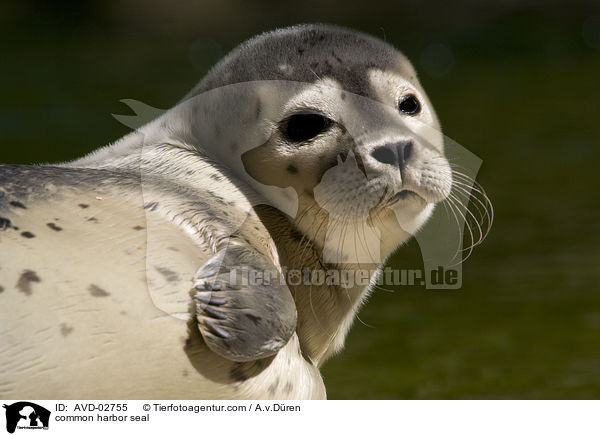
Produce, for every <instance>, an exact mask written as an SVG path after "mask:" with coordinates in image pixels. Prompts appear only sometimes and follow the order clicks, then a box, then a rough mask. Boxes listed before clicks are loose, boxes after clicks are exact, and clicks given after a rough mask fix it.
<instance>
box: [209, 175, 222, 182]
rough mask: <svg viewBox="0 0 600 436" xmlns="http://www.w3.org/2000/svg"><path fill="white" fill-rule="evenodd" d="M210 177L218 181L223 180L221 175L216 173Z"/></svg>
mask: <svg viewBox="0 0 600 436" xmlns="http://www.w3.org/2000/svg"><path fill="white" fill-rule="evenodd" d="M210 178H211V179H213V180H215V181H217V182H220V181H221V180H223V177H221V176H219V175H218V174H211V175H210Z"/></svg>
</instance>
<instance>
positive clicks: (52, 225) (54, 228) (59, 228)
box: [46, 223, 62, 232]
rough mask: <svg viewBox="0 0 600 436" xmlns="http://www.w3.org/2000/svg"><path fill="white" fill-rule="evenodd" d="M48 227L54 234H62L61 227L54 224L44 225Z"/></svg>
mask: <svg viewBox="0 0 600 436" xmlns="http://www.w3.org/2000/svg"><path fill="white" fill-rule="evenodd" d="M46 225H47V226H48V227H50V228H51V229H52V230H54V231H55V232H62V227H58V226H57V225H56V224H54V223H48V224H46Z"/></svg>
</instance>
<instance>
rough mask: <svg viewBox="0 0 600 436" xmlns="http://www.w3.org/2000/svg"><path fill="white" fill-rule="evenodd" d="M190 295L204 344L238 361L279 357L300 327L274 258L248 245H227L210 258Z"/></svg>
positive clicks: (293, 305)
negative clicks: (278, 354)
mask: <svg viewBox="0 0 600 436" xmlns="http://www.w3.org/2000/svg"><path fill="white" fill-rule="evenodd" d="M256 278H258V280H254V279H256ZM192 296H193V298H194V301H195V306H196V319H197V322H198V328H199V330H200V332H201V333H202V336H203V337H204V340H205V341H206V343H207V344H208V346H209V347H210V349H211V350H212V351H214V352H215V353H217V354H219V355H221V356H223V357H225V358H227V359H229V360H232V361H235V362H246V361H251V360H257V359H261V358H264V357H267V356H271V355H273V354H275V353H277V352H278V351H279V350H280V349H281V348H282V347H283V346H284V345H285V344H286V343H287V342H288V340H289V339H290V337H291V336H292V334H293V333H294V331H295V329H296V320H297V314H296V305H295V303H294V300H293V299H292V295H291V293H290V291H289V289H288V287H287V286H286V285H285V284H283V283H282V281H281V280H280V274H279V273H278V272H277V270H276V269H275V267H274V266H273V264H272V263H271V262H270V260H268V259H267V258H266V257H265V256H262V255H260V254H259V253H258V252H256V251H255V250H254V249H253V248H251V247H249V246H243V245H229V246H228V247H227V248H226V249H224V250H222V251H220V252H219V253H217V254H216V255H215V256H213V257H212V258H211V259H209V260H208V261H207V262H206V263H205V264H204V265H203V266H202V267H201V268H200V269H199V270H198V273H197V275H196V282H195V286H194V289H193V290H192Z"/></svg>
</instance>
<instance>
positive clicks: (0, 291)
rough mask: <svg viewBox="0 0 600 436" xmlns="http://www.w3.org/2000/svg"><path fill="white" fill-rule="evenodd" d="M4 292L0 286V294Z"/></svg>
mask: <svg viewBox="0 0 600 436" xmlns="http://www.w3.org/2000/svg"><path fill="white" fill-rule="evenodd" d="M3 292H4V287H3V286H0V294H1V293H3Z"/></svg>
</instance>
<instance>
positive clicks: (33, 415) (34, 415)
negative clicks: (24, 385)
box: [3, 401, 50, 433]
mask: <svg viewBox="0 0 600 436" xmlns="http://www.w3.org/2000/svg"><path fill="white" fill-rule="evenodd" d="M3 407H4V408H5V409H6V431H8V432H9V433H14V432H15V430H16V429H17V428H18V429H45V430H47V429H48V424H49V421H50V411H49V410H48V409H45V408H44V407H42V406H38V405H37V404H35V403H30V402H28V401H19V402H18V403H13V404H10V405H7V404H4V406H3Z"/></svg>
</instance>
